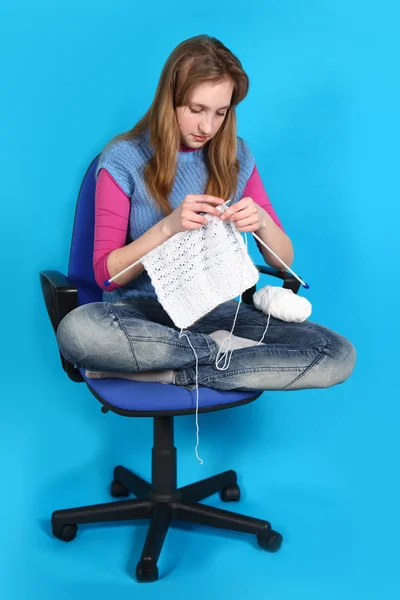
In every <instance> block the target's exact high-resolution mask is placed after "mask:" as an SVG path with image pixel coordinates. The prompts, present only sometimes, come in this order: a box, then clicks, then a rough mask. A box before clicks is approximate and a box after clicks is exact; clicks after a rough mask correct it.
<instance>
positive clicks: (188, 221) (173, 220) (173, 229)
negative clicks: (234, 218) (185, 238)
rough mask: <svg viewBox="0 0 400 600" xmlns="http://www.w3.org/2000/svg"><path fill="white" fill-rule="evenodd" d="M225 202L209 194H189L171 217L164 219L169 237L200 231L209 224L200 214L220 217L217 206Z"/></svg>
mask: <svg viewBox="0 0 400 600" xmlns="http://www.w3.org/2000/svg"><path fill="white" fill-rule="evenodd" d="M224 202H225V200H222V198H217V197H216V196H210V195H207V194H189V195H188V196H186V197H185V198H184V200H183V202H181V204H180V205H179V206H178V208H176V209H175V210H174V211H173V212H172V213H171V214H170V215H168V216H167V217H165V218H164V226H165V230H166V231H167V233H168V235H169V236H173V235H175V234H176V233H179V232H180V231H187V230H189V229H200V227H202V226H203V225H205V224H206V223H207V218H206V217H205V216H202V215H201V214H199V213H208V214H210V215H215V216H216V217H219V216H220V214H221V213H220V212H219V210H217V209H216V208H215V206H213V205H216V204H218V205H219V204H224Z"/></svg>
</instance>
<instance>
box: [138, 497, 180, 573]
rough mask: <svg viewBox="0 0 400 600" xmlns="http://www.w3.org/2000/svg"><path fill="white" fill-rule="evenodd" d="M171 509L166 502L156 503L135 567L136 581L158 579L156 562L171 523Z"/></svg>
mask: <svg viewBox="0 0 400 600" xmlns="http://www.w3.org/2000/svg"><path fill="white" fill-rule="evenodd" d="M171 517H172V511H171V507H170V505H169V504H168V503H160V504H156V505H155V507H154V512H153V515H152V517H151V521H150V527H149V529H148V532H147V536H146V541H145V543H144V547H143V552H142V555H141V557H140V561H139V563H138V565H137V567H136V576H137V579H138V581H155V580H156V579H158V568H157V562H158V559H159V556H160V553H161V550H162V547H163V544H164V540H165V536H166V535H167V531H168V528H169V525H170V523H171Z"/></svg>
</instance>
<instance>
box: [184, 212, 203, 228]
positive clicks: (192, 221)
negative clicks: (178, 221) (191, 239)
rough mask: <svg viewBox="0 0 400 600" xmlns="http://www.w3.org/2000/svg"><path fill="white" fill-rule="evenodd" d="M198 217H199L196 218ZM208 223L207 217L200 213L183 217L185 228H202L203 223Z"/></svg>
mask: <svg viewBox="0 0 400 600" xmlns="http://www.w3.org/2000/svg"><path fill="white" fill-rule="evenodd" d="M196 217H198V219H199V220H198V219H196ZM206 224H207V219H206V218H205V217H201V216H200V215H193V218H187V219H182V226H183V227H184V228H185V229H200V227H202V226H203V225H206Z"/></svg>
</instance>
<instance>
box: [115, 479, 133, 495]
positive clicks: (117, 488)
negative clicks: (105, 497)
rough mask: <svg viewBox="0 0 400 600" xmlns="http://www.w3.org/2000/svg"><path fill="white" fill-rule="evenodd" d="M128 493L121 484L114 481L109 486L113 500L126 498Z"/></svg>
mask: <svg viewBox="0 0 400 600" xmlns="http://www.w3.org/2000/svg"><path fill="white" fill-rule="evenodd" d="M129 494H130V492H129V490H128V488H126V487H125V486H124V485H122V483H120V482H119V481H117V480H116V479H114V481H113V482H112V484H111V496H112V497H113V498H126V497H127V496H129Z"/></svg>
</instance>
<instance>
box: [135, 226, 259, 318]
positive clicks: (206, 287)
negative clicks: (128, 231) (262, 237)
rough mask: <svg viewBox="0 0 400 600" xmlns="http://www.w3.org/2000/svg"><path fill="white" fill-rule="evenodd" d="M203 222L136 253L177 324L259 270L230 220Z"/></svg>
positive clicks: (227, 296) (237, 289)
mask: <svg viewBox="0 0 400 600" xmlns="http://www.w3.org/2000/svg"><path fill="white" fill-rule="evenodd" d="M207 219H208V224H207V225H203V226H202V227H201V228H200V229H191V230H188V231H182V232H180V233H177V234H175V235H174V236H172V237H171V238H170V239H169V240H167V241H166V242H164V243H163V244H161V245H160V246H158V247H157V248H155V249H154V250H151V251H150V252H148V253H147V254H146V255H145V256H144V257H142V259H141V262H142V263H143V265H144V267H145V269H146V271H147V272H148V274H149V276H150V279H151V282H152V284H153V286H154V288H155V290H156V294H157V297H158V300H159V302H160V303H161V304H162V306H163V307H164V309H165V311H166V312H167V313H168V314H169V316H170V317H171V319H172V320H173V322H174V323H175V325H176V326H177V327H180V328H185V327H190V325H192V324H193V323H195V322H196V321H197V320H198V319H200V318H201V317H203V316H204V315H206V314H207V313H208V312H210V311H211V310H213V309H214V308H215V307H216V306H218V305H219V304H222V302H226V301H227V300H232V299H233V298H236V297H237V296H239V295H240V294H241V293H242V292H244V291H245V290H247V289H248V288H250V287H252V286H253V285H255V284H256V283H257V281H258V278H259V273H258V270H257V269H256V267H255V266H254V264H253V262H252V260H251V258H250V256H249V254H248V252H247V248H246V246H245V243H244V241H243V239H242V236H241V235H240V233H239V232H238V231H237V229H236V227H235V225H234V224H233V223H231V222H229V221H228V222H226V221H222V220H221V219H220V218H219V217H214V216H213V215H207Z"/></svg>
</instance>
